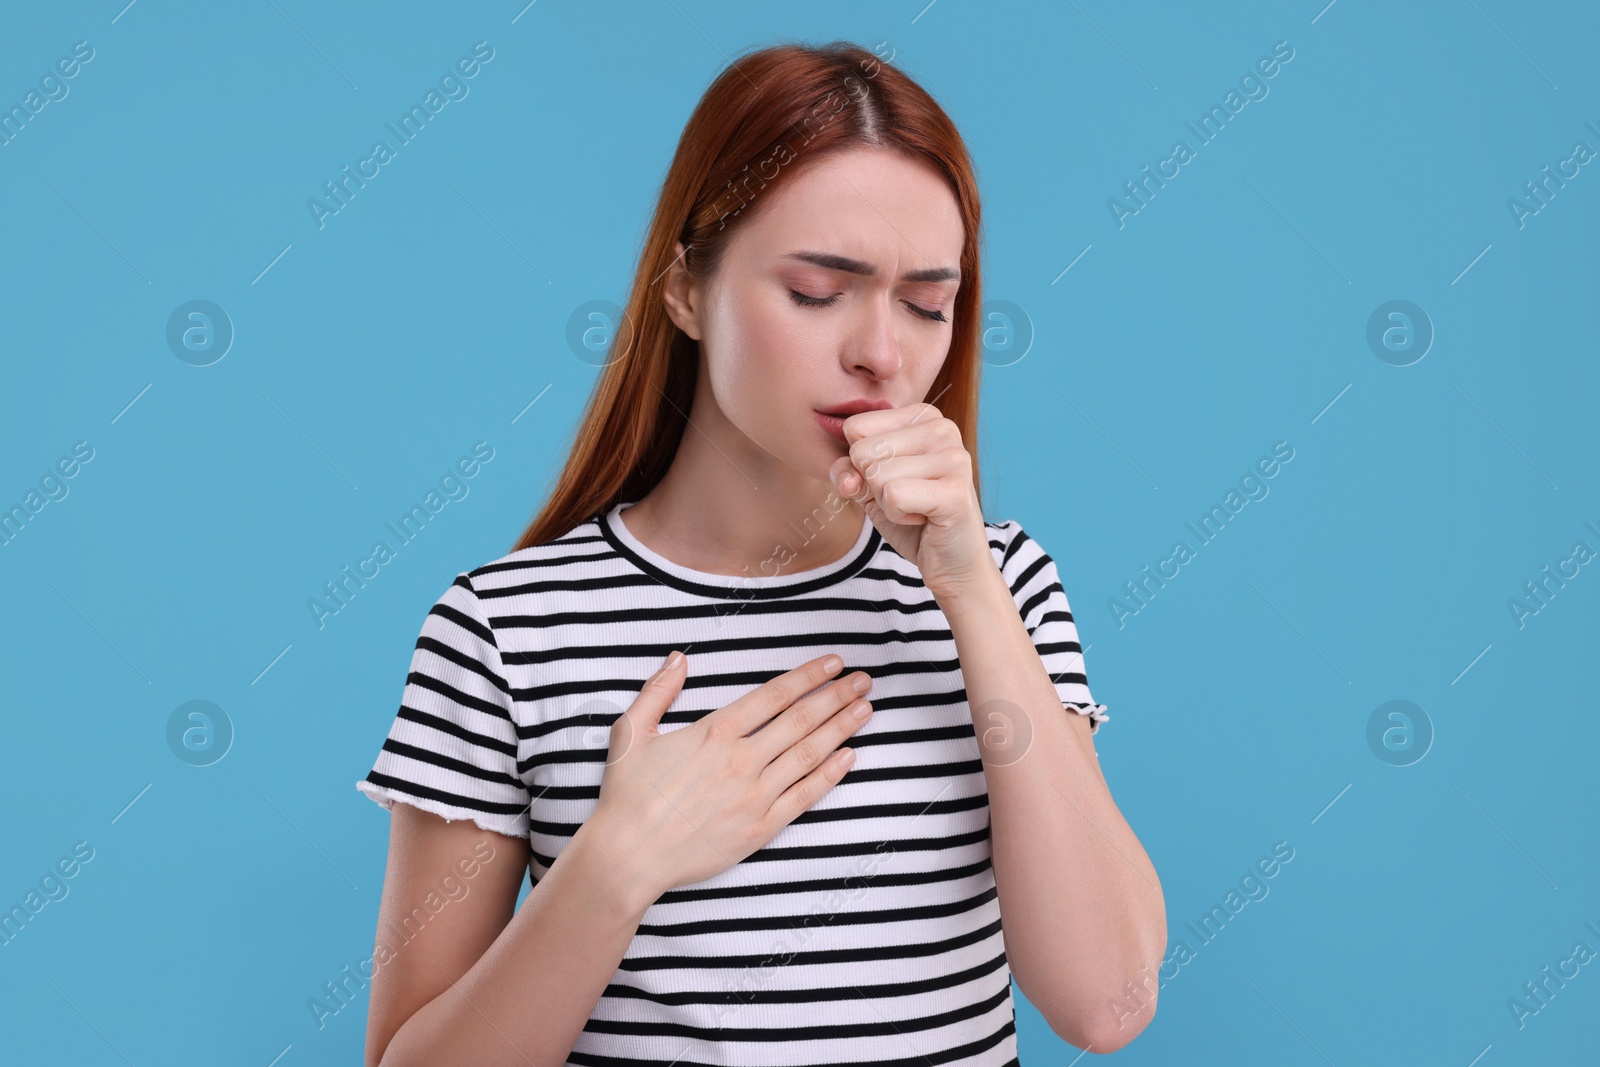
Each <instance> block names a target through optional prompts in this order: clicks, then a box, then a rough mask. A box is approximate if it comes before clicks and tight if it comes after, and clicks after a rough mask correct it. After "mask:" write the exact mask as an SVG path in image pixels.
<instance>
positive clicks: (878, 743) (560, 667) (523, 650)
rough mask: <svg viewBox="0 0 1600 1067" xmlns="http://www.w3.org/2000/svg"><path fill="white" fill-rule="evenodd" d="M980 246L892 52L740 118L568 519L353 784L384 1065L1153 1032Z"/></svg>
mask: <svg viewBox="0 0 1600 1067" xmlns="http://www.w3.org/2000/svg"><path fill="white" fill-rule="evenodd" d="M978 239H979V210H978V196H977V191H976V186H975V183H974V179H973V175H972V169H971V165H970V163H969V161H968V158H967V154H966V151H965V148H964V146H963V144H962V142H961V139H960V136H959V135H958V133H957V131H956V129H955V127H954V126H953V125H952V124H951V122H950V120H949V118H948V117H947V116H946V115H945V113H944V112H943V111H942V110H941V109H940V108H939V106H938V105H937V104H936V103H935V102H934V101H933V99H932V98H931V97H929V96H928V94H927V93H926V92H924V91H923V90H922V89H921V88H920V87H918V86H917V85H916V84H915V83H914V82H912V81H911V80H910V79H909V78H907V77H906V76H905V75H904V74H903V73H901V72H900V71H898V70H896V69H895V68H894V67H892V66H890V65H888V64H887V63H885V62H883V61H882V60H881V59H879V58H878V57H877V56H875V55H873V54H872V53H871V52H868V51H865V50H863V49H861V48H858V47H855V46H850V45H844V44H835V45H830V46H827V47H823V48H808V47H801V46H797V45H787V46H782V47H776V48H771V49H767V50H763V51H759V52H754V53H752V54H749V55H746V56H744V57H742V58H740V59H739V60H738V61H736V62H735V63H734V64H732V65H731V66H730V67H729V68H728V70H726V71H724V72H723V73H722V74H721V76H720V77H719V78H718V79H717V80H716V82H715V83H714V84H713V85H712V86H711V87H710V89H709V90H708V91H707V93H706V95H705V97H704V99H703V100H702V101H701V103H700V104H699V106H698V107H697V109H696V110H695V112H694V115H693V116H692V118H691V119H690V121H689V124H688V126H687V128H686V129H685V130H684V133H683V136H682V138H681V140H680V142H679V145H678V150H677V155H676V157H675V159H674V161H673V164H672V167H671V170H670V172H669V173H668V175H667V177H666V181H665V184H664V187H663V189H662V193H661V198H660V202H659V205H658V207H657V210H656V214H655V218H654V221H653V223H652V226H651V229H650V232H649V235H648V238H647V241H646V243H645V247H644V250H643V254H642V256H641V259H640V262H639V264H638V269H637V272H636V274H635V279H634V285H633V289H632V292H631V294H630V297H629V302H628V307H627V311H626V322H625V327H626V328H625V330H623V331H621V332H619V334H618V338H617V340H616V342H615V344H614V347H613V348H612V350H611V352H610V361H609V362H608V364H607V366H606V367H605V369H604V371H603V372H602V374H601V376H600V379H599V382H598V384H597V386H596V389H595V392H594V395H593V397H592V399H591V402H590V404H589V407H588V409H587V411H586V412H585V414H584V416H583V419H582V422H581V425H580V426H579V429H578V432H577V436H576V439H575V443H574V447H573V450H572V454H571V456H570V458H569V459H568V462H567V465H566V468H565V470H564V471H563V473H562V475H561V477H560V479H559V480H558V482H557V484H556V486H555V488H554V490H553V492H552V494H551V497H550V500H549V501H548V502H547V503H546V504H545V506H544V508H543V510H542V511H541V512H540V513H539V514H538V515H537V517H536V518H535V519H534V520H533V522H532V524H531V525H530V526H529V528H528V529H527V531H526V532H525V533H524V534H523V536H522V539H521V541H520V542H519V543H518V544H517V546H516V547H515V549H514V550H513V551H512V552H511V553H510V554H509V555H507V556H504V557H503V558H501V559H498V560H495V561H494V562H491V563H487V564H485V565H483V566H481V567H478V568H476V569H475V570H471V571H467V572H464V573H462V574H460V575H458V576H457V577H456V579H455V581H454V583H453V584H452V585H450V587H449V588H447V589H446V590H445V591H444V593H443V595H442V596H441V597H440V598H439V600H438V603H437V604H436V605H435V606H434V607H433V609H432V611H431V612H430V613H429V614H428V616H427V618H426V619H425V620H424V622H423V626H422V633H421V636H420V638H419V639H418V641H417V645H416V650H415V653H414V656H413V659H412V665H411V673H410V675H409V676H408V678H407V680H406V687H405V694H404V699H403V703H402V706H401V708H400V711H399V713H398V715H397V716H396V718H395V721H394V724H393V727H392V728H391V730H390V732H389V736H388V740H387V741H386V742H385V743H384V745H383V749H382V751H381V752H380V754H379V756H378V759H377V762H376V765H375V766H374V767H373V769H372V772H371V773H370V774H369V775H368V777H367V779H366V780H365V781H364V782H361V783H358V785H359V788H361V789H362V790H363V791H364V792H365V793H366V794H367V795H368V796H370V797H372V798H373V799H374V800H376V801H378V802H379V803H380V804H383V805H384V806H385V807H386V808H388V809H389V810H390V811H391V813H392V817H393V822H392V830H391V838H390V845H389V860H388V870H387V873H386V876H385V880H384V887H383V900H382V905H381V913H380V916H379V923H378V951H377V952H376V953H375V960H376V963H377V971H376V974H375V976H374V977H373V981H372V986H371V1016H370V1022H369V1028H368V1050H367V1063H368V1064H378V1063H380V1062H381V1063H382V1064H384V1065H386V1067H423V1065H427V1067H441V1065H445V1064H472V1065H474V1067H489V1065H496V1064H506V1065H519V1067H525V1065H528V1064H533V1065H539V1067H544V1065H547V1064H563V1063H570V1064H585V1065H608V1067H609V1065H622V1064H646V1063H649V1064H662V1065H666V1064H676V1065H690V1064H719V1065H728V1064H751V1065H780V1064H796V1065H801V1064H803V1065H818V1064H845V1063H848V1064H890V1063H893V1064H923V1063H928V1064H943V1063H954V1062H959V1063H963V1064H984V1065H991V1064H992V1065H1002V1064H1008V1063H1009V1064H1015V1063H1017V1052H1016V1036H1015V1015H1014V1009H1013V1002H1012V997H1011V979H1012V976H1013V975H1015V977H1016V980H1017V984H1018V985H1019V987H1020V988H1021V989H1022V990H1023V992H1024V993H1025V994H1026V995H1027V997H1028V999H1029V1000H1030V1001H1031V1002H1032V1003H1033V1004H1034V1005H1035V1006H1036V1007H1038V1008H1039V1009H1040V1011H1041V1012H1042V1013H1043V1014H1044V1016H1045V1018H1046V1019H1048V1020H1049V1022H1050V1025H1051V1026H1052V1027H1053V1028H1054V1030H1055V1031H1056V1032H1057V1033H1058V1034H1060V1035H1061V1036H1062V1037H1064V1038H1066V1039H1067V1040H1069V1041H1071V1042H1072V1043H1074V1044H1076V1045H1079V1046H1081V1047H1085V1048H1089V1049H1092V1050H1093V1051H1097V1052H1107V1051H1111V1050H1112V1049H1114V1048H1117V1047H1119V1046H1121V1045H1123V1044H1126V1043H1127V1042H1128V1041H1129V1040H1131V1039H1132V1038H1133V1036H1134V1035H1136V1034H1137V1033H1138V1032H1139V1031H1140V1030H1141V1029H1142V1028H1143V1027H1144V1026H1145V1025H1146V1024H1147V1023H1148V1022H1149V1020H1150V1018H1151V1015H1152V1014H1153V1012H1154V1010H1155V997H1154V992H1155V985H1156V983H1155V980H1154V972H1155V970H1156V969H1158V968H1159V966H1160V962H1161V958H1162V954H1163V951H1164V948H1165V943H1166V926H1165V919H1164V915H1163V903H1162V897H1161V891H1160V887H1159V883H1158V882H1157V879H1156V873H1155V870H1154V869H1153V867H1152V866H1151V864H1150V861H1149V859H1148V858H1147V857H1146V855H1145V853H1144V851H1143V849H1142V848H1141V847H1140V845H1139V842H1138V840H1137V839H1136V838H1135V836H1134V834H1133V832H1132V831H1131V830H1130V829H1129V827H1128V825H1127V823H1126V822H1125V821H1124V820H1123V818H1122V816H1121V814H1120V812H1119V811H1118V810H1117V807H1116V804H1115V803H1114V802H1113V800H1112V798H1111V795H1110V791H1109V789H1108V787H1107V785H1106V781H1105V779H1104V777H1103V776H1102V775H1101V773H1100V770H1099V766H1098V763H1097V761H1096V756H1095V751H1094V745H1093V742H1092V740H1091V737H1092V735H1093V733H1094V732H1095V731H1096V730H1097V729H1098V727H1099V725H1100V723H1101V722H1103V721H1104V720H1105V719H1106V718H1107V716H1106V714H1105V709H1104V707H1103V706H1102V705H1100V704H1097V703H1095V702H1094V700H1093V697H1092V696H1091V694H1090V692H1089V688H1088V682H1087V679H1086V677H1085V674H1084V665H1083V659H1082V651H1081V649H1080V646H1079V644H1078V637H1077V631H1076V628H1075V626H1074V624H1073V619H1072V614H1071V611H1070V609H1069V608H1068V604H1067V599H1066V595H1065V593H1064V591H1063V589H1062V586H1061V583H1060V580H1059V577H1058V575H1057V572H1056V567H1055V563H1054V561H1053V560H1052V559H1051V557H1050V556H1049V555H1048V554H1047V553H1046V552H1045V551H1044V550H1043V548H1042V547H1041V546H1040V545H1039V544H1038V543H1037V542H1035V541H1034V540H1032V539H1031V538H1030V537H1029V536H1028V535H1027V534H1026V533H1025V532H1024V531H1023V529H1022V528H1021V526H1020V525H1018V524H1017V523H1016V522H1014V521H1004V522H988V521H986V520H985V519H984V517H983V511H982V507H981V504H980V498H979V493H978V476H977V475H978V472H977V462H976V459H975V458H974V457H975V454H976V426H977V398H978V372H979V366H980V362H981V361H980V352H979V329H980V323H979V319H978V309H979V299H980V285H979V246H978ZM1062 448H1063V453H1064V452H1065V450H1066V448H1067V445H1066V444H1065V443H1063V445H1062ZM669 653H672V654H673V655H671V656H669V655H668V654H669ZM680 653H685V654H686V655H685V654H680ZM868 697H870V703H869V701H868ZM558 858H559V861H558ZM524 871H526V872H527V874H528V877H529V879H530V881H531V883H532V888H531V889H530V891H529V893H528V897H527V900H526V901H525V902H524V903H523V906H522V907H521V908H520V909H519V908H517V907H516V898H517V894H518V892H519V890H520V888H521V879H522V876H523V872H524ZM441 889H443V890H444V892H445V894H446V896H445V897H441V895H440V890H441ZM1002 915H1003V916H1004V930H1003V931H1002V927H1001V916H1002Z"/></svg>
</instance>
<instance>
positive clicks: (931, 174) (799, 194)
mask: <svg viewBox="0 0 1600 1067" xmlns="http://www.w3.org/2000/svg"><path fill="white" fill-rule="evenodd" d="M797 162H803V161H797ZM791 165H794V164H791ZM763 199H765V201H766V202H765V203H764V204H763V203H762V200H763ZM751 207H753V208H755V209H757V210H756V212H755V214H754V215H753V216H752V217H751V218H750V219H749V221H748V222H746V224H745V225H744V227H743V228H742V229H741V230H740V232H739V233H738V234H737V235H736V236H735V238H734V241H733V242H732V243H733V245H734V246H737V251H735V250H734V249H733V248H730V254H733V255H743V256H748V257H751V258H763V259H764V258H769V257H778V256H783V255H786V254H787V253H789V252H793V251H795V250H797V249H811V250H824V251H828V252H835V253H838V254H840V255H845V256H849V257H851V258H855V259H863V260H866V261H868V262H870V263H874V264H876V265H878V266H879V267H880V268H883V269H885V270H887V269H888V268H889V266H890V265H891V264H894V263H898V264H899V265H900V270H899V271H897V273H901V272H903V271H904V270H907V269H914V268H916V267H931V266H948V267H959V266H960V264H961V249H962V244H963V241H964V239H965V236H966V234H965V227H964V226H963V225H962V221H961V211H960V208H959V207H958V206H957V203H956V198H955V194H954V193H953V192H951V190H950V186H949V185H948V184H947V183H946V181H945V179H944V177H943V176H942V175H940V173H939V172H938V171H937V170H935V169H934V168H933V166H932V165H931V164H929V163H927V162H924V161H922V160H919V159H913V158H911V157H909V156H906V155H904V154H902V153H899V152H895V151H890V150H886V149H851V150H848V151H845V152H840V153H836V154H833V155H830V156H828V157H826V158H823V159H819V160H817V161H816V162H815V163H811V164H809V165H805V166H804V169H802V170H801V171H800V172H798V173H797V174H795V175H794V176H793V177H792V178H790V179H789V180H788V181H787V182H786V183H785V184H784V185H782V186H781V187H777V188H775V189H768V190H766V191H764V192H757V193H755V196H754V200H753V202H752V204H751Z"/></svg>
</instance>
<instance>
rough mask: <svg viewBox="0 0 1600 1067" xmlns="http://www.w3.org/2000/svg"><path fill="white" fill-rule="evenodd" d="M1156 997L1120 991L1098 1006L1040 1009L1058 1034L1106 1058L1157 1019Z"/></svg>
mask: <svg viewBox="0 0 1600 1067" xmlns="http://www.w3.org/2000/svg"><path fill="white" fill-rule="evenodd" d="M1155 1013H1156V998H1155V995H1154V994H1153V993H1152V994H1150V995H1148V996H1144V995H1140V996H1139V997H1137V998H1134V997H1130V996H1129V995H1128V994H1127V993H1126V992H1120V991H1119V992H1118V993H1117V994H1115V995H1112V996H1110V997H1108V998H1106V1000H1105V1001H1102V1002H1100V1003H1099V1004H1097V1005H1093V1006H1090V1007H1088V1008H1085V1007H1084V1006H1082V1005H1079V1006H1076V1007H1074V1008H1073V1009H1072V1010H1070V1011H1062V1010H1057V1009H1052V1010H1049V1011H1046V1010H1044V1009H1042V1008H1041V1009H1040V1014H1042V1015H1043V1016H1044V1018H1045V1022H1047V1023H1049V1024H1050V1029H1051V1031H1052V1032H1054V1033H1055V1035H1056V1036H1057V1037H1059V1038H1061V1039H1062V1040H1063V1041H1066V1042H1068V1043H1070V1044H1072V1045H1073V1046H1075V1047H1077V1048H1080V1049H1083V1050H1084V1051H1085V1052H1095V1053H1099V1054H1100V1055H1102V1056H1103V1055H1105V1054H1107V1053H1110V1052H1116V1051H1117V1050H1118V1049H1121V1048H1123V1047H1124V1046H1126V1045H1128V1044H1130V1043H1131V1042H1132V1041H1133V1039H1134V1038H1136V1037H1138V1036H1139V1034H1140V1033H1141V1032H1143V1030H1144V1028H1145V1027H1146V1026H1148V1025H1150V1020H1151V1019H1153V1018H1154V1017H1155Z"/></svg>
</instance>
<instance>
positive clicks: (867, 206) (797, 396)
mask: <svg viewBox="0 0 1600 1067" xmlns="http://www.w3.org/2000/svg"><path fill="white" fill-rule="evenodd" d="M752 188H753V186H752ZM763 198H765V200H763ZM744 210H745V211H746V212H751V213H752V214H751V217H750V218H748V219H747V220H745V221H744V222H743V223H742V225H741V228H740V229H739V230H738V232H737V233H736V234H735V235H734V236H733V238H732V239H731V241H730V242H729V245H728V248H727V250H726V255H725V257H724V258H723V261H722V263H721V265H720V267H719V269H718V271H717V273H716V275H715V276H714V277H713V278H712V279H710V281H709V283H708V284H707V285H706V286H705V287H704V289H703V290H699V289H696V290H695V291H694V292H693V295H692V296H690V297H689V298H688V303H687V304H686V305H684V306H682V307H680V308H675V309H674V319H675V320H676V321H678V323H679V325H680V326H682V327H683V328H684V329H685V330H686V332H689V334H690V336H692V337H696V338H697V339H698V340H699V341H700V372H701V378H700V384H699V388H698V395H697V396H696V400H695V407H696V411H697V413H698V414H696V416H695V421H696V424H697V425H700V426H701V429H702V431H703V432H708V433H709V432H712V431H708V430H706V428H705V426H704V425H702V416H704V417H705V420H706V421H707V422H710V423H711V424H713V425H714V426H716V427H717V428H718V429H720V430H723V431H724V433H725V440H727V439H731V440H728V443H729V444H731V445H732V446H733V447H735V448H738V449H739V451H741V452H745V453H746V454H747V456H751V453H752V452H753V453H754V455H753V456H751V458H759V453H760V452H765V453H766V454H767V455H768V456H770V457H772V458H773V459H774V460H776V461H777V463H778V464H781V465H783V466H787V467H790V468H793V469H794V470H795V471H797V472H800V473H802V474H803V475H805V476H807V477H811V478H816V479H819V480H823V481H826V480H827V478H828V468H829V467H830V466H831V465H832V464H833V462H834V461H835V460H836V459H838V458H839V457H840V456H841V455H843V454H844V453H845V452H846V451H847V449H846V446H845V444H844V442H843V441H841V440H839V439H838V438H837V437H835V436H834V435H833V434H832V433H830V432H829V430H828V429H827V428H826V425H825V424H824V423H823V422H822V421H819V420H818V418H817V415H816V413H817V412H819V411H831V410H835V409H837V408H838V407H839V406H840V405H841V404H844V403H846V402H848V401H851V400H861V399H866V400H880V401H887V404H886V405H885V406H888V407H904V406H906V405H908V404H914V403H917V402H919V401H922V400H924V399H931V398H930V397H928V396H927V394H928V390H929V387H930V386H931V385H932V383H933V380H934V376H935V375H936V374H938V372H939V368H940V366H941V365H942V364H943V363H944V359H945V355H946V353H948V351H949V349H950V337H951V332H950V331H951V321H950V320H951V319H952V318H953V316H954V310H955V295H956V290H957V288H958V287H959V285H960V274H959V270H960V263H961V250H962V244H963V240H964V237H965V233H964V229H963V226H962V221H961V214H960V211H959V209H958V207H957V204H956V199H955V196H954V194H953V193H951V191H950V189H949V187H948V186H947V185H946V184H945V182H944V179H943V178H941V177H940V176H939V174H938V172H937V171H935V170H934V169H933V168H932V167H931V166H930V165H928V164H926V163H923V162H920V161H914V160H911V159H909V158H908V157H906V156H903V155H901V154H899V153H897V152H891V151H886V150H881V149H854V150H849V151H846V152H841V153H839V154H836V155H833V156H830V157H826V158H824V159H822V160H820V161H818V162H817V163H815V164H812V165H811V166H809V167H808V168H807V169H806V170H805V171H803V172H802V173H800V174H799V175H797V176H796V177H795V178H793V179H792V180H790V181H789V182H788V184H786V185H784V186H782V187H781V188H777V189H775V190H772V191H759V192H755V193H754V195H753V197H752V199H751V200H750V201H749V204H748V206H747V207H745V209H744ZM669 289H670V287H669ZM671 303H672V301H671V300H670V299H669V305H670V304H671ZM686 322H687V323H688V325H685V323H686ZM696 331H698V332H696ZM707 404H710V405H711V406H712V407H711V410H706V411H702V410H701V409H702V407H703V406H704V405H707ZM730 429H731V430H737V431H738V434H733V433H727V432H726V431H728V430H730ZM740 434H742V436H743V437H744V438H745V439H747V441H739V440H738V437H739V435H740ZM718 436H723V435H718ZM721 444H723V442H719V445H721ZM741 446H742V447H741Z"/></svg>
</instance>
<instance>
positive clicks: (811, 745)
mask: <svg viewBox="0 0 1600 1067" xmlns="http://www.w3.org/2000/svg"><path fill="white" fill-rule="evenodd" d="M794 758H795V759H797V760H799V761H800V766H802V767H814V766H816V764H817V743H816V742H815V741H813V740H812V739H811V738H809V737H807V738H805V739H803V740H801V741H798V742H796V743H795V746H794Z"/></svg>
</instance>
